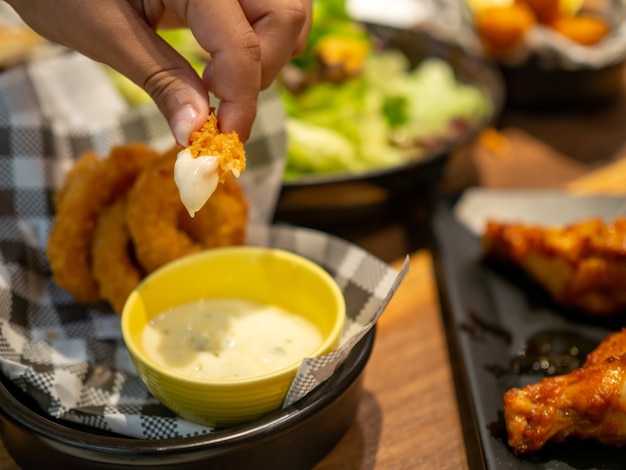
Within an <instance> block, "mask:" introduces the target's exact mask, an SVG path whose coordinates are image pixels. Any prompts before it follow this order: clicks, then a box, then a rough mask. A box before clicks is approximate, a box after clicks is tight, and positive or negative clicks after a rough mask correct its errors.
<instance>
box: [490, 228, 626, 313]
mask: <svg viewBox="0 0 626 470" xmlns="http://www.w3.org/2000/svg"><path fill="white" fill-rule="evenodd" d="M482 243H483V250H484V254H485V257H486V258H487V259H489V260H493V261H496V262H499V263H505V264H510V265H516V266H518V267H520V268H522V269H523V270H525V271H526V272H527V273H528V274H529V275H530V276H531V277H532V278H534V279H535V280H536V281H537V282H538V283H539V284H540V285H542V286H543V287H544V288H545V289H546V291H547V292H548V293H549V294H550V295H551V296H552V298H553V299H554V300H555V301H556V302H557V303H558V304H561V305H563V306H565V307H567V308H571V309H575V310H579V311H582V312H585V313H587V314H590V315H597V316H604V317H608V316H614V315H617V314H620V313H623V312H624V311H626V218H621V219H616V220H615V221H614V222H613V223H611V224H607V223H605V222H603V221H602V220H600V219H596V218H593V219H588V220H584V221H582V222H578V223H574V224H571V225H568V226H566V227H543V226H537V225H524V224H518V223H500V222H495V221H490V222H489V223H488V224H487V228H486V230H485V232H484V234H483V238H482Z"/></svg>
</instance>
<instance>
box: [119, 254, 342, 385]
mask: <svg viewBox="0 0 626 470" xmlns="http://www.w3.org/2000/svg"><path fill="white" fill-rule="evenodd" d="M241 251H253V252H260V251H264V252H267V251H271V252H273V253H276V254H278V255H280V256H282V257H284V258H289V259H292V260H295V261H297V262H298V263H300V264H301V265H304V266H305V267H307V268H308V269H310V270H312V271H314V272H315V273H316V274H318V275H319V276H320V277H322V278H325V279H326V280H327V281H328V282H327V284H328V286H329V287H330V289H331V290H332V291H334V293H335V296H336V298H337V299H339V305H338V307H339V312H338V315H337V316H336V318H335V322H334V324H333V328H332V330H331V332H330V333H329V334H328V335H327V336H326V337H325V338H324V341H323V342H322V344H320V345H319V346H318V347H317V348H316V349H315V350H314V351H313V352H312V353H311V354H310V355H309V356H306V357H304V358H302V359H301V360H300V361H299V362H298V361H296V362H294V363H292V364H291V365H288V366H285V367H283V368H281V369H277V370H275V371H273V372H268V373H265V374H261V375H254V376H250V377H245V378H241V379H197V378H194V377H191V376H188V375H184V374H179V373H177V372H173V371H171V370H169V369H167V368H165V367H163V366H162V365H160V364H158V363H157V362H156V361H154V360H152V359H151V358H150V357H148V356H146V355H145V354H143V353H142V352H141V351H140V350H139V349H138V348H136V347H135V345H134V342H133V341H131V340H130V337H131V336H132V335H131V334H130V332H129V328H128V326H127V325H128V320H125V319H127V318H128V314H126V311H127V310H126V304H125V305H124V308H123V309H122V314H121V319H120V320H121V326H122V337H123V340H124V344H125V345H126V348H127V349H128V351H129V353H130V354H131V356H132V357H133V358H139V359H140V361H141V362H142V363H143V364H145V365H146V366H149V367H150V368H151V369H153V370H154V371H157V372H158V373H160V374H162V375H164V376H167V377H168V378H170V379H176V380H179V381H182V382H185V383H188V384H195V385H210V386H222V387H225V386H232V385H248V384H254V383H258V382H262V381H265V380H268V379H271V378H275V377H280V376H283V375H285V374H288V373H291V372H292V371H293V373H294V374H296V373H297V371H298V369H299V367H300V364H301V363H302V360H304V359H307V358H313V357H319V356H320V354H321V352H322V351H324V350H325V349H327V348H328V347H329V345H330V343H334V342H335V341H337V343H339V342H340V341H341V333H342V332H343V328H344V326H345V320H346V303H345V297H344V295H343V292H342V291H341V289H340V288H339V285H338V284H337V282H336V281H335V279H334V278H333V277H332V276H331V275H330V273H329V272H328V271H326V270H325V269H324V268H322V267H321V266H320V265H319V264H317V263H315V262H314V261H312V260H310V259H309V258H306V257H305V256H302V255H299V254H297V253H294V252H291V251H287V250H284V249H282V248H273V247H266V246H255V245H241V246H230V247H217V248H211V249H208V250H204V251H200V252H197V253H192V254H190V255H186V256H183V257H182V258H178V259H176V260H174V261H171V262H170V263H167V264H165V265H164V266H162V267H160V268H158V269H156V270H155V271H153V272H152V273H150V274H149V275H148V276H146V277H145V278H144V279H143V280H142V281H141V283H140V284H139V285H138V286H137V287H136V288H135V289H134V290H133V292H132V293H131V295H130V296H129V298H128V299H129V300H130V298H131V296H134V295H136V291H138V290H139V289H141V287H142V286H143V285H145V284H147V283H148V282H149V281H150V279H152V278H154V277H156V276H158V275H159V274H160V273H161V272H163V271H165V270H168V271H169V270H172V269H178V268H179V267H182V266H186V265H188V264H190V263H193V261H194V259H196V258H202V257H205V256H212V255H214V254H217V253H218V252H219V254H225V253H226V252H241ZM129 300H127V303H128V302H129ZM332 351H333V349H331V350H330V351H329V352H332Z"/></svg>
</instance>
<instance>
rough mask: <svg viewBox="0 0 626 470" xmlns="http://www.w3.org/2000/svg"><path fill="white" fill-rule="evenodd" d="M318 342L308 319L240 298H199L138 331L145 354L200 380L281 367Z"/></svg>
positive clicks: (266, 370) (171, 310)
mask: <svg viewBox="0 0 626 470" xmlns="http://www.w3.org/2000/svg"><path fill="white" fill-rule="evenodd" d="M321 343H322V336H321V334H320V332H319V330H318V329H317V327H316V326H315V325H314V324H313V323H312V322H310V321H309V320H307V319H305V318H303V317H301V316H299V315H295V314H293V313H290V312H287V311H285V310H283V309H281V308H279V307H276V306H273V305H264V304H259V303H255V302H251V301H248V300H243V299H232V298H225V299H203V300H200V301H197V302H192V303H189V304H184V305H180V306H178V307H174V308H171V309H169V310H166V311H165V312H163V313H161V314H159V315H157V316H156V317H155V318H153V319H152V320H151V321H150V323H149V324H148V325H147V326H146V328H145V329H144V331H143V336H142V345H143V348H144V351H145V353H146V355H147V356H148V357H150V358H151V359H152V360H154V361H155V362H157V363H159V364H160V365H162V366H164V367H167V368H168V369H170V370H172V371H174V372H177V373H180V374H183V375H187V376H192V377H195V378H200V379H240V378H245V377H254V376H258V375H262V374H266V373H270V372H273V371H276V370H278V369H282V368H283V367H287V366H289V365H291V364H294V363H296V362H298V361H301V360H302V359H303V358H305V357H307V356H308V355H310V354H311V353H312V352H313V351H314V350H315V349H317V348H318V347H319V346H320V344H321Z"/></svg>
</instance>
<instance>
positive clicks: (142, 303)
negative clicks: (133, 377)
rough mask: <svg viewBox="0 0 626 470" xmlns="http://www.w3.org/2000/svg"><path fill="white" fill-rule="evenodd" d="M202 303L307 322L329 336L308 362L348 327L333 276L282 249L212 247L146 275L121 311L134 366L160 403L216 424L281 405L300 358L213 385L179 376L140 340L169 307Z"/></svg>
mask: <svg viewBox="0 0 626 470" xmlns="http://www.w3.org/2000/svg"><path fill="white" fill-rule="evenodd" d="M203 298H239V299H245V300H250V301H254V302H258V303H262V304H269V305H274V306H277V307H280V308H282V309H285V310H287V311H289V312H292V313H297V314H299V315H302V316H304V317H306V318H307V319H309V320H311V321H312V322H313V323H314V324H315V325H316V326H317V327H318V329H319V330H320V332H321V334H322V337H323V343H322V344H321V345H320V346H319V347H318V348H317V349H316V350H315V351H314V352H313V353H312V354H311V355H310V356H309V357H315V356H320V355H323V354H326V353H329V352H331V351H332V350H334V349H336V348H337V346H338V344H339V340H340V336H341V333H342V330H343V326H344V322H345V302H344V298H343V294H342V292H341V290H340V289H339V287H338V286H337V284H336V283H335V281H334V279H333V278H332V277H331V276H330V275H329V274H328V273H327V272H326V271H325V270H324V269H323V268H321V267H320V266H318V265H317V264H315V263H313V262H311V261H310V260H307V259H306V258H303V257H301V256H299V255H295V254H293V253H290V252H287V251H283V250H278V249H273V248H264V247H251V246H242V247H232V248H230V247H229V248H218V249H212V250H207V251H203V252H201V253H198V254H195V255H191V256H187V257H185V258H181V259H179V260H177V261H174V262H172V263H170V264H168V265H166V266H164V267H162V268H161V269H159V270H157V271H155V272H154V273H152V274H151V275H149V276H148V277H146V279H145V280H144V281H143V282H142V283H141V284H140V285H139V286H138V287H137V289H135V291H134V292H133V293H132V294H131V295H130V297H129V298H128V300H127V302H126V305H125V306H124V309H123V312H122V334H123V337H124V341H125V343H126V346H127V347H128V350H129V352H130V356H131V358H132V360H133V363H134V365H135V368H136V369H137V372H138V374H139V376H140V377H141V379H142V380H143V381H144V382H145V384H146V385H147V387H148V389H149V390H150V391H151V392H152V394H153V395H154V396H155V397H156V398H157V399H158V400H159V401H161V403H163V404H164V405H165V406H167V407H168V408H170V409H171V410H172V411H174V412H175V413H177V414H179V415H180V416H182V417H184V418H186V419H188V420H189V421H193V422H196V423H200V424H205V425H209V426H227V425H232V424H236V423H242V422H245V421H249V420H252V419H255V418H258V417H261V416H263V415H265V414H267V413H269V412H271V411H273V410H276V409H278V408H280V406H281V404H282V402H283V400H284V398H285V396H286V394H287V391H288V390H289V386H290V384H291V382H292V380H293V378H294V377H295V375H296V373H297V371H298V367H299V365H300V362H301V361H300V360H298V361H296V362H294V363H293V364H292V365H290V366H288V367H285V368H283V369H280V370H277V371H275V372H272V373H268V374H267V373H266V374H265V375H259V376H255V377H250V378H242V379H237V380H209V379H198V378H193V377H191V376H185V375H182V374H181V373H178V372H174V371H172V370H169V369H167V368H166V367H164V366H162V365H159V364H158V363H157V362H155V361H154V360H152V359H151V358H150V357H148V356H147V355H146V352H145V351H144V348H143V347H142V340H141V337H142V332H143V330H144V327H145V326H146V324H147V323H148V322H150V320H151V319H152V318H153V317H155V316H157V315H158V314H160V313H162V312H163V311H164V310H166V309H168V308H170V307H174V306H177V305H181V304H186V303H190V302H194V301H196V300H199V299H203Z"/></svg>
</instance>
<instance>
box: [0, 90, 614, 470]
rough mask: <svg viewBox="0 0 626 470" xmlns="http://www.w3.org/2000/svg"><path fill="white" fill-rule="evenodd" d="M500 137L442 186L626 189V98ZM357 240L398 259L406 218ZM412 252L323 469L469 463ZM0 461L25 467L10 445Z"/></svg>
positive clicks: (459, 163)
mask: <svg viewBox="0 0 626 470" xmlns="http://www.w3.org/2000/svg"><path fill="white" fill-rule="evenodd" d="M625 88H626V86H625ZM492 137H493V136H492ZM495 137H496V138H495V139H493V138H492V139H490V140H489V142H488V143H486V142H483V143H482V144H480V145H477V146H475V147H473V148H471V149H468V150H467V151H466V152H463V153H461V154H459V155H456V156H455V157H454V158H453V159H452V161H451V162H450V165H449V167H448V168H447V169H446V175H445V179H444V185H443V186H442V190H445V191H449V190H460V189H462V188H463V187H467V186H469V185H482V186H488V187H513V186H514V187H527V188H537V187H562V188H569V189H571V190H575V191H578V192H589V191H591V192H612V193H615V192H617V193H620V192H622V193H623V192H625V191H626V100H624V102H622V101H620V102H619V103H616V104H615V105H614V106H613V107H611V108H610V109H605V110H601V111H597V112H594V113H578V114H560V115H559V114H557V115H554V114H552V115H537V114H528V113H520V112H506V113H505V114H504V116H503V118H502V120H501V122H500V126H499V133H498V134H496V135H495ZM353 241H355V242H356V243H359V244H360V245H362V246H363V247H365V248H366V249H368V250H370V251H372V252H373V253H374V254H376V255H378V256H380V257H381V258H383V259H385V260H387V261H389V262H392V263H394V264H395V265H399V263H400V262H401V261H402V258H403V257H404V255H405V254H406V251H404V250H405V247H406V246H407V243H406V242H407V234H406V233H403V229H402V227H398V226H385V227H380V228H377V229H376V230H370V231H369V232H368V234H367V235H364V236H356V237H354V239H353ZM410 255H411V269H410V271H409V274H408V276H407V278H406V279H405V280H404V282H403V284H402V285H401V287H400V289H399V290H398V292H397V294H396V296H395V297H394V298H393V300H392V301H391V303H390V305H389V306H388V308H387V310H386V311H385V313H384V314H383V316H382V317H381V319H380V322H379V324H378V331H377V337H376V342H375V346H374V350H373V352H372V356H371V358H370V361H369V363H368V365H367V367H366V369H365V380H364V393H363V397H362V400H361V402H360V406H359V409H358V415H357V418H356V420H355V422H354V423H353V425H352V426H351V427H350V429H349V430H348V432H347V433H346V435H345V436H344V437H343V439H342V440H341V441H340V442H339V443H338V444H337V446H336V447H335V448H334V449H333V450H332V451H331V452H330V454H328V455H327V456H326V458H324V459H323V460H322V462H320V463H319V464H318V465H317V466H316V470H331V469H332V470H334V469H348V470H350V469H363V470H373V469H384V470H388V469H422V468H424V469H455V470H456V469H463V468H467V467H468V464H467V458H466V449H465V445H464V441H463V435H462V430H461V422H460V418H459V409H458V405H457V400H456V397H455V391H454V382H453V377H452V371H451V367H450V362H449V358H448V351H447V346H446V339H445V334H444V329H443V325H442V319H441V316H440V310H439V303H438V299H437V291H436V284H435V280H434V276H433V271H432V265H431V256H430V254H429V252H428V251H426V250H425V249H420V250H418V251H415V252H413V253H410ZM33 452H36V449H33ZM0 468H1V469H3V470H15V469H17V468H18V467H17V465H16V464H15V463H14V462H13V461H12V459H11V458H10V456H9V455H8V454H7V453H6V450H5V449H4V447H3V446H2V445H0Z"/></svg>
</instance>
